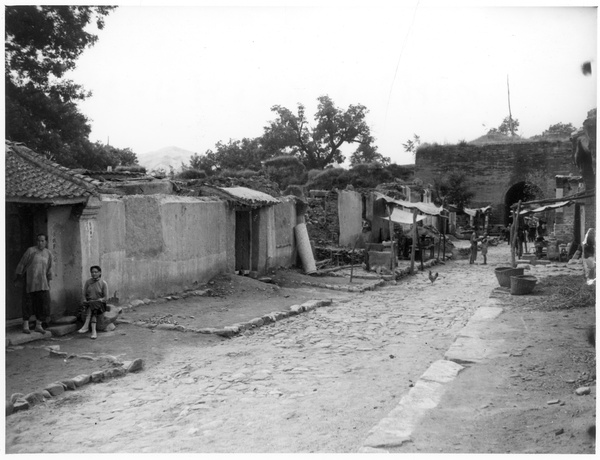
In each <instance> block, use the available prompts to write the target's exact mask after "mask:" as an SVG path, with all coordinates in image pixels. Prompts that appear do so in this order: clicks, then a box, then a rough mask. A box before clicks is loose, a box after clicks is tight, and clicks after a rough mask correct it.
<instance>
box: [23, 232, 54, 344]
mask: <svg viewBox="0 0 600 460" xmlns="http://www.w3.org/2000/svg"><path fill="white" fill-rule="evenodd" d="M36 241H37V245H36V246H32V247H30V248H29V249H27V251H25V254H23V257H22V258H21V261H20V262H19V264H18V265H17V268H16V270H15V283H17V282H20V281H23V278H25V293H26V294H25V299H24V303H23V333H24V334H31V331H30V330H29V319H30V318H31V317H32V316H35V331H36V332H40V333H42V334H44V333H45V332H46V331H45V330H44V328H43V327H42V321H47V320H48V316H49V313H50V280H51V279H52V272H51V270H52V253H51V252H50V251H49V250H48V249H46V244H47V241H48V239H47V238H46V235H44V234H43V233H40V234H38V235H37V237H36Z"/></svg>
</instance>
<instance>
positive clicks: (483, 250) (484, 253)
mask: <svg viewBox="0 0 600 460" xmlns="http://www.w3.org/2000/svg"><path fill="white" fill-rule="evenodd" d="M489 242H490V241H489V239H488V234H487V233H484V234H483V236H482V237H481V255H482V256H483V265H487V252H488V245H489Z"/></svg>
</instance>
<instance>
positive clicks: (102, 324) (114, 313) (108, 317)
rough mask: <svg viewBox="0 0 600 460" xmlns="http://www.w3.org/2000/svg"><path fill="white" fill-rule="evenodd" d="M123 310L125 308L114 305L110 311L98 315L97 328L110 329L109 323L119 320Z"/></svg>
mask: <svg viewBox="0 0 600 460" xmlns="http://www.w3.org/2000/svg"><path fill="white" fill-rule="evenodd" d="M122 311H123V309H122V308H121V307H112V308H111V310H110V311H106V312H104V313H103V314H102V315H100V316H98V322H97V324H96V328H97V330H98V331H101V332H106V331H107V330H108V329H109V325H110V324H114V323H115V322H116V321H117V318H118V317H119V315H120V314H121V312H122Z"/></svg>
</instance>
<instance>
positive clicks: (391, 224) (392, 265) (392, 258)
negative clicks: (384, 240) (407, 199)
mask: <svg viewBox="0 0 600 460" xmlns="http://www.w3.org/2000/svg"><path fill="white" fill-rule="evenodd" d="M393 210H394V207H393V206H392V205H391V204H388V215H389V216H390V217H389V231H390V243H391V245H390V251H392V254H391V256H390V267H389V268H390V270H392V271H394V268H396V263H395V262H396V259H395V257H396V252H395V244H394V221H393V220H392V211H393Z"/></svg>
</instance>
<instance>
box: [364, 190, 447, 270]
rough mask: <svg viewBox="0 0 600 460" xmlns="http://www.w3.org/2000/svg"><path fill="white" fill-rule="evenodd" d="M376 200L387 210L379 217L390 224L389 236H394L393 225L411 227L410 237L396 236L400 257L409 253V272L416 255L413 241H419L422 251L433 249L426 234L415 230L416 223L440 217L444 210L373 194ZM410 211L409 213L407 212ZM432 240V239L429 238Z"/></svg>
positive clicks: (421, 203) (425, 204)
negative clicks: (381, 202)
mask: <svg viewBox="0 0 600 460" xmlns="http://www.w3.org/2000/svg"><path fill="white" fill-rule="evenodd" d="M375 199H376V200H384V201H385V203H386V205H387V208H388V213H387V214H388V215H387V216H381V218H382V219H385V220H387V221H389V222H390V227H392V228H390V235H394V234H395V231H394V228H393V224H394V223H396V224H402V225H412V226H413V229H412V232H411V235H410V236H406V235H404V233H403V232H401V233H400V234H399V235H398V238H397V239H398V244H399V253H400V254H401V255H402V256H406V255H407V254H406V253H407V252H408V250H409V249H412V251H411V271H412V269H413V263H414V257H415V253H416V246H417V245H415V244H413V241H419V248H420V249H423V247H433V241H431V244H430V243H429V242H428V237H429V235H427V233H426V232H425V233H423V232H421V234H419V232H418V229H417V225H416V224H417V223H418V222H421V221H423V220H424V219H426V218H427V216H441V215H442V211H444V208H443V207H442V206H436V205H435V204H433V203H423V202H410V201H404V200H398V199H395V198H391V197H389V196H387V195H384V194H383V193H380V192H375ZM408 210H410V211H408ZM431 240H433V238H431Z"/></svg>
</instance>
